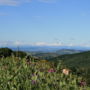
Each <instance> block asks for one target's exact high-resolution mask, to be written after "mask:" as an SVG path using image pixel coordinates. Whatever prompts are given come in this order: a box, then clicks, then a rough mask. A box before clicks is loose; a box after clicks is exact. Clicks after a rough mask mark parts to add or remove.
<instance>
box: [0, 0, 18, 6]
mask: <svg viewBox="0 0 90 90" xmlns="http://www.w3.org/2000/svg"><path fill="white" fill-rule="evenodd" d="M19 3H20V2H19V0H18V1H17V0H0V5H8V6H16V5H18V4H19Z"/></svg>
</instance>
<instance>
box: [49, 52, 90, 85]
mask: <svg viewBox="0 0 90 90" xmlns="http://www.w3.org/2000/svg"><path fill="white" fill-rule="evenodd" d="M50 60H52V61H55V62H56V61H59V60H61V61H62V62H63V63H64V64H65V65H66V66H67V67H70V68H73V69H77V71H78V73H81V74H82V75H83V76H84V77H86V78H87V80H88V82H89V84H90V51H87V52H83V53H77V54H71V55H61V56H58V57H55V58H51V59H50Z"/></svg>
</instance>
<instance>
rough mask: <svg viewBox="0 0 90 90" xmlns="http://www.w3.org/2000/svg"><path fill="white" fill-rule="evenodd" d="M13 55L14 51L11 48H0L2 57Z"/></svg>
mask: <svg viewBox="0 0 90 90" xmlns="http://www.w3.org/2000/svg"><path fill="white" fill-rule="evenodd" d="M12 53H13V51H12V50H11V49H9V48H0V57H2V56H4V57H8V56H11V54H12Z"/></svg>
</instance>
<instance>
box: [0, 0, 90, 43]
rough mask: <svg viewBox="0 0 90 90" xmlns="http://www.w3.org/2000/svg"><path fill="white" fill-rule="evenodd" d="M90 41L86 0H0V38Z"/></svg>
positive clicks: (89, 0) (89, 5)
mask: <svg viewBox="0 0 90 90" xmlns="http://www.w3.org/2000/svg"><path fill="white" fill-rule="evenodd" d="M6 41H12V42H17V41H18V42H24V43H35V42H36V43H37V44H38V45H39V44H46V43H54V44H55V43H57V44H58V42H59V43H60V44H71V45H81V44H82V45H90V0H0V42H1V43H2V42H6Z"/></svg>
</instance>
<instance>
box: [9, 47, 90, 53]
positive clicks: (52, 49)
mask: <svg viewBox="0 0 90 90" xmlns="http://www.w3.org/2000/svg"><path fill="white" fill-rule="evenodd" d="M9 48H11V49H13V50H18V49H19V50H21V51H30V52H39V51H40V52H56V51H57V50H64V49H67V50H68V49H70V50H82V51H87V50H90V47H81V46H18V47H15V46H9ZM71 52H73V51H71Z"/></svg>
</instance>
